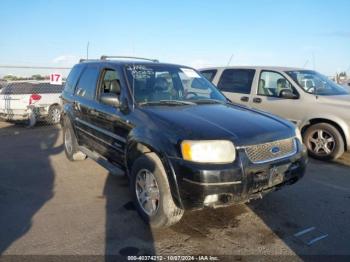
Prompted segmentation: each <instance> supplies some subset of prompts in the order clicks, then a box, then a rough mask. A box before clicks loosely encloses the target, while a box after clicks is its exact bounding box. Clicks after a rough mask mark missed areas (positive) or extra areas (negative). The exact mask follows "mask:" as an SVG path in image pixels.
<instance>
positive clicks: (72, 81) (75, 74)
mask: <svg viewBox="0 0 350 262" xmlns="http://www.w3.org/2000/svg"><path fill="white" fill-rule="evenodd" d="M82 70H83V66H81V65H76V66H74V67H73V68H72V70H71V71H70V73H69V75H68V77H67V80H66V84H65V86H64V91H65V92H67V93H69V94H73V93H74V90H75V87H76V85H77V82H78V80H79V77H80V75H81V72H82Z"/></svg>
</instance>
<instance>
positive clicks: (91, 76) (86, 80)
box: [76, 66, 99, 100]
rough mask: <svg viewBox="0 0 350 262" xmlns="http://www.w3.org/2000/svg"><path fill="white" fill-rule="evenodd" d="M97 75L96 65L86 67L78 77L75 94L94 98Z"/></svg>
mask: <svg viewBox="0 0 350 262" xmlns="http://www.w3.org/2000/svg"><path fill="white" fill-rule="evenodd" d="M98 76H99V71H98V68H97V67H90V66H89V67H87V68H86V69H85V70H84V72H83V74H82V75H81V77H80V79H79V82H78V86H77V89H76V95H77V96H81V97H84V98H86V99H91V100H92V99H94V98H95V91H96V85H97V80H98Z"/></svg>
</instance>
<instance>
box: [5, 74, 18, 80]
mask: <svg viewBox="0 0 350 262" xmlns="http://www.w3.org/2000/svg"><path fill="white" fill-rule="evenodd" d="M3 79H4V80H6V81H14V80H18V77H17V76H14V75H6V76H4V77H3Z"/></svg>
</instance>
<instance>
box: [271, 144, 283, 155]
mask: <svg viewBox="0 0 350 262" xmlns="http://www.w3.org/2000/svg"><path fill="white" fill-rule="evenodd" d="M270 151H271V153H272V154H274V155H275V154H278V153H279V152H280V151H281V149H280V148H279V147H278V146H274V147H273V148H271V150H270Z"/></svg>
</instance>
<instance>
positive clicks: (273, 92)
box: [258, 71, 296, 97]
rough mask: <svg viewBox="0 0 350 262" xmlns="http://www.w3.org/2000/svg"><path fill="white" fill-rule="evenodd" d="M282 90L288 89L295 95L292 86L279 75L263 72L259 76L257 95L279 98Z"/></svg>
mask: <svg viewBox="0 0 350 262" xmlns="http://www.w3.org/2000/svg"><path fill="white" fill-rule="evenodd" d="M283 89H289V90H291V91H292V92H293V93H294V94H296V92H295V90H294V88H293V86H292V84H291V83H290V82H289V81H288V80H287V79H286V78H285V77H284V76H283V75H281V74H280V73H277V72H270V71H263V72H262V73H261V75H260V79H259V86H258V95H262V96H271V97H280V93H281V91H282V90H283Z"/></svg>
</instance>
